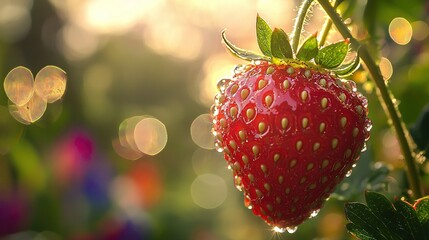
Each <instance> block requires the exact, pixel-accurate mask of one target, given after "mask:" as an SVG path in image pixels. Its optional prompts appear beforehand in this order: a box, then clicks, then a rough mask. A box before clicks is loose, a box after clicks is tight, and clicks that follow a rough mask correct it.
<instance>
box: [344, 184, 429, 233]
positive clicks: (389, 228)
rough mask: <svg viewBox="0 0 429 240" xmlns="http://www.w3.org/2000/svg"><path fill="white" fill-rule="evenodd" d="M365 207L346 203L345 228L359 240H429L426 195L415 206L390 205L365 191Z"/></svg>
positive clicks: (404, 203) (400, 201) (385, 199)
mask: <svg viewBox="0 0 429 240" xmlns="http://www.w3.org/2000/svg"><path fill="white" fill-rule="evenodd" d="M365 198H366V202H367V206H366V205H364V204H362V203H349V204H346V206H345V212H346V217H347V218H348V219H349V221H350V223H349V224H347V229H348V230H349V232H350V233H351V234H353V235H354V236H356V237H358V238H360V239H377V240H378V239H389V240H390V239H392V240H402V239H407V240H408V239H409V240H420V239H422V240H429V225H428V224H429V196H428V197H425V198H421V199H419V200H418V201H417V202H416V203H415V204H414V206H411V204H409V203H407V202H405V201H402V200H395V201H394V202H393V203H391V202H390V201H389V200H388V199H387V198H386V197H384V196H383V195H381V194H379V193H376V192H366V193H365Z"/></svg>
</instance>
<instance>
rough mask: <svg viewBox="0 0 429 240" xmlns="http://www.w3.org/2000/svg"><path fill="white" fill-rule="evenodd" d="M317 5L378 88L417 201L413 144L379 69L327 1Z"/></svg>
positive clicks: (324, 0)
mask: <svg viewBox="0 0 429 240" xmlns="http://www.w3.org/2000/svg"><path fill="white" fill-rule="evenodd" d="M318 1H319V4H320V5H321V6H322V7H323V9H324V10H325V12H326V13H327V14H328V16H329V17H330V18H331V20H332V22H333V23H334V24H335V26H336V27H337V29H338V31H339V32H340V33H341V35H342V36H343V37H344V38H349V39H350V43H351V44H352V47H353V48H354V49H358V50H359V55H360V58H361V59H362V61H363V62H364V63H365V65H366V68H367V70H368V71H369V73H370V74H371V76H372V78H373V80H374V82H375V85H376V86H377V88H378V93H379V94H377V95H378V97H379V100H380V102H381V103H382V106H383V108H384V111H385V112H386V114H387V116H388V117H389V118H390V120H391V121H392V125H393V127H394V129H395V131H396V135H397V137H398V141H399V144H400V147H401V150H402V153H403V155H404V160H405V164H406V166H407V170H408V171H407V176H408V181H409V183H410V187H411V190H412V192H413V197H414V198H416V199H418V198H421V197H422V196H423V191H422V187H421V184H420V177H419V172H418V169H417V165H416V161H415V159H414V156H415V155H414V153H413V151H412V146H414V143H413V141H412V139H411V138H410V135H409V132H408V130H407V128H406V127H405V126H404V122H403V121H402V118H401V114H400V112H399V110H398V108H397V106H396V105H395V104H394V103H393V95H392V94H391V92H390V90H389V88H388V87H387V86H386V83H385V82H384V79H383V76H382V75H381V71H380V68H379V67H378V66H377V64H376V63H375V61H374V59H373V58H372V57H371V54H370V53H369V51H368V49H367V47H366V46H365V45H363V44H362V45H361V44H360V43H359V41H358V40H356V39H355V38H353V36H352V34H351V33H350V31H349V29H348V28H347V26H346V25H345V24H344V23H343V21H342V20H341V18H340V16H339V15H338V14H337V12H336V11H335V9H334V8H333V7H332V5H331V4H330V3H329V0H318Z"/></svg>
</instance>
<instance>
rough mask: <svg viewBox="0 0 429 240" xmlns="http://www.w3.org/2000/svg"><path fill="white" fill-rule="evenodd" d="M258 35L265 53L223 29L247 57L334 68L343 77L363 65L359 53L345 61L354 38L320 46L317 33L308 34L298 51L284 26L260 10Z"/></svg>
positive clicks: (231, 47)
mask: <svg viewBox="0 0 429 240" xmlns="http://www.w3.org/2000/svg"><path fill="white" fill-rule="evenodd" d="M256 36H257V41H258V46H259V49H260V50H261V52H262V54H259V53H256V52H253V51H249V50H245V49H242V48H239V47H237V46H235V45H234V44H232V43H231V42H230V41H229V40H228V39H227V38H226V34H225V30H224V31H222V40H223V42H224V43H225V45H226V47H227V49H228V50H229V51H230V52H231V53H232V54H233V55H235V56H237V57H239V58H241V59H244V60H247V61H268V62H271V63H273V64H276V65H292V66H296V67H307V68H310V69H314V70H318V71H326V70H328V71H331V72H333V73H335V74H336V75H337V76H339V77H347V76H350V75H351V74H353V72H355V71H356V70H357V69H358V68H359V67H360V62H359V55H358V54H357V53H356V56H355V58H354V59H353V60H351V61H349V62H347V63H345V59H346V57H347V55H348V54H349V52H350V40H349V39H345V40H343V41H339V42H336V43H333V44H330V45H327V46H319V43H318V41H317V33H314V34H312V35H310V36H308V37H307V38H306V39H305V40H304V42H303V43H302V44H301V46H300V47H299V48H298V50H297V51H296V52H294V51H293V49H292V46H291V44H290V41H289V36H288V35H287V34H286V33H285V31H284V30H283V29H281V28H274V30H272V29H271V27H270V26H269V25H268V24H267V22H266V21H265V20H263V19H262V18H261V17H260V16H259V14H258V15H257V17H256Z"/></svg>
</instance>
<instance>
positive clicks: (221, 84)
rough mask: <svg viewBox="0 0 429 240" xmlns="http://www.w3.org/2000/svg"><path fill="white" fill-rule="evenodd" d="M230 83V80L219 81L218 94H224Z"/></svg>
mask: <svg viewBox="0 0 429 240" xmlns="http://www.w3.org/2000/svg"><path fill="white" fill-rule="evenodd" d="M230 82H231V79H226V78H223V79H221V80H219V82H218V83H217V89H218V90H219V92H221V93H225V90H226V88H227V87H228V85H229V83H230Z"/></svg>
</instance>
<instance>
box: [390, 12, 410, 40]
mask: <svg viewBox="0 0 429 240" xmlns="http://www.w3.org/2000/svg"><path fill="white" fill-rule="evenodd" d="M389 34H390V37H391V38H392V39H393V41H395V42H396V43H397V44H399V45H406V44H408V43H409V42H410V40H411V37H412V36H413V28H412V27H411V24H410V22H408V20H407V19H405V18H402V17H397V18H394V19H393V20H392V21H391V22H390V24H389Z"/></svg>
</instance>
